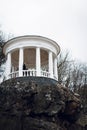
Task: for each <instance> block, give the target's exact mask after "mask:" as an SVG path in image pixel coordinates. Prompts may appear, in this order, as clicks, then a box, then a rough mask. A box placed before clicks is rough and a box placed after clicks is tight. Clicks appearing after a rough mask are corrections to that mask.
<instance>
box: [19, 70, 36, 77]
mask: <svg viewBox="0 0 87 130" xmlns="http://www.w3.org/2000/svg"><path fill="white" fill-rule="evenodd" d="M22 72H23V77H26V76H36V70H22Z"/></svg>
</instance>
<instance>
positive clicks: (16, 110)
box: [0, 77, 86, 130]
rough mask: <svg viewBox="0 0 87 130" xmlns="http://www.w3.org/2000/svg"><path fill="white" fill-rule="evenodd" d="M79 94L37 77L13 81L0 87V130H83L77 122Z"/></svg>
mask: <svg viewBox="0 0 87 130" xmlns="http://www.w3.org/2000/svg"><path fill="white" fill-rule="evenodd" d="M80 112H81V103H80V100H79V95H78V94H74V93H73V92H71V91H70V90H68V89H67V88H65V87H63V86H61V85H59V84H58V82H57V81H55V80H52V79H48V78H40V77H37V78H35V77H26V78H16V79H11V80H8V81H5V82H3V83H2V84H1V85H0V130H77V129H78V130H86V128H83V127H82V126H80V125H79V124H78V123H76V122H77V119H78V118H79V115H80Z"/></svg>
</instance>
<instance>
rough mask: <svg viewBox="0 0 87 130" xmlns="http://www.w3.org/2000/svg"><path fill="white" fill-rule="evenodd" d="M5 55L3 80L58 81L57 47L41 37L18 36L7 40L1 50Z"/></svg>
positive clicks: (58, 50)
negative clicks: (40, 79)
mask: <svg viewBox="0 0 87 130" xmlns="http://www.w3.org/2000/svg"><path fill="white" fill-rule="evenodd" d="M3 52H4V54H5V55H6V69H5V78H6V79H10V78H16V77H25V76H36V77H47V78H52V79H55V80H58V70H57V56H58V54H59V52H60V47H59V45H58V44H57V43H56V42H55V41H53V40H51V39H48V38H46V37H42V36H35V35H29V36H20V37H16V38H13V39H11V40H9V41H8V42H7V43H6V44H5V45H4V48H3Z"/></svg>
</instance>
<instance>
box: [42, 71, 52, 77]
mask: <svg viewBox="0 0 87 130" xmlns="http://www.w3.org/2000/svg"><path fill="white" fill-rule="evenodd" d="M41 76H43V77H50V73H49V72H47V71H41Z"/></svg>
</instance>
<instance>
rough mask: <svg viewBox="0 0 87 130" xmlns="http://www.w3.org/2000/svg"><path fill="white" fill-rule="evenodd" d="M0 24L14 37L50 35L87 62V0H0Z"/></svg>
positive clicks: (76, 56)
mask: <svg viewBox="0 0 87 130" xmlns="http://www.w3.org/2000/svg"><path fill="white" fill-rule="evenodd" d="M0 24H1V27H0V28H1V29H2V30H4V31H5V32H6V33H7V34H9V33H12V34H14V36H19V35H41V36H45V37H48V38H51V39H53V40H55V41H56V42H58V44H59V45H60V47H61V49H62V50H64V49H68V50H69V51H70V53H71V54H72V57H73V58H75V59H78V60H80V61H82V62H87V58H86V57H87V0H0Z"/></svg>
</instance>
